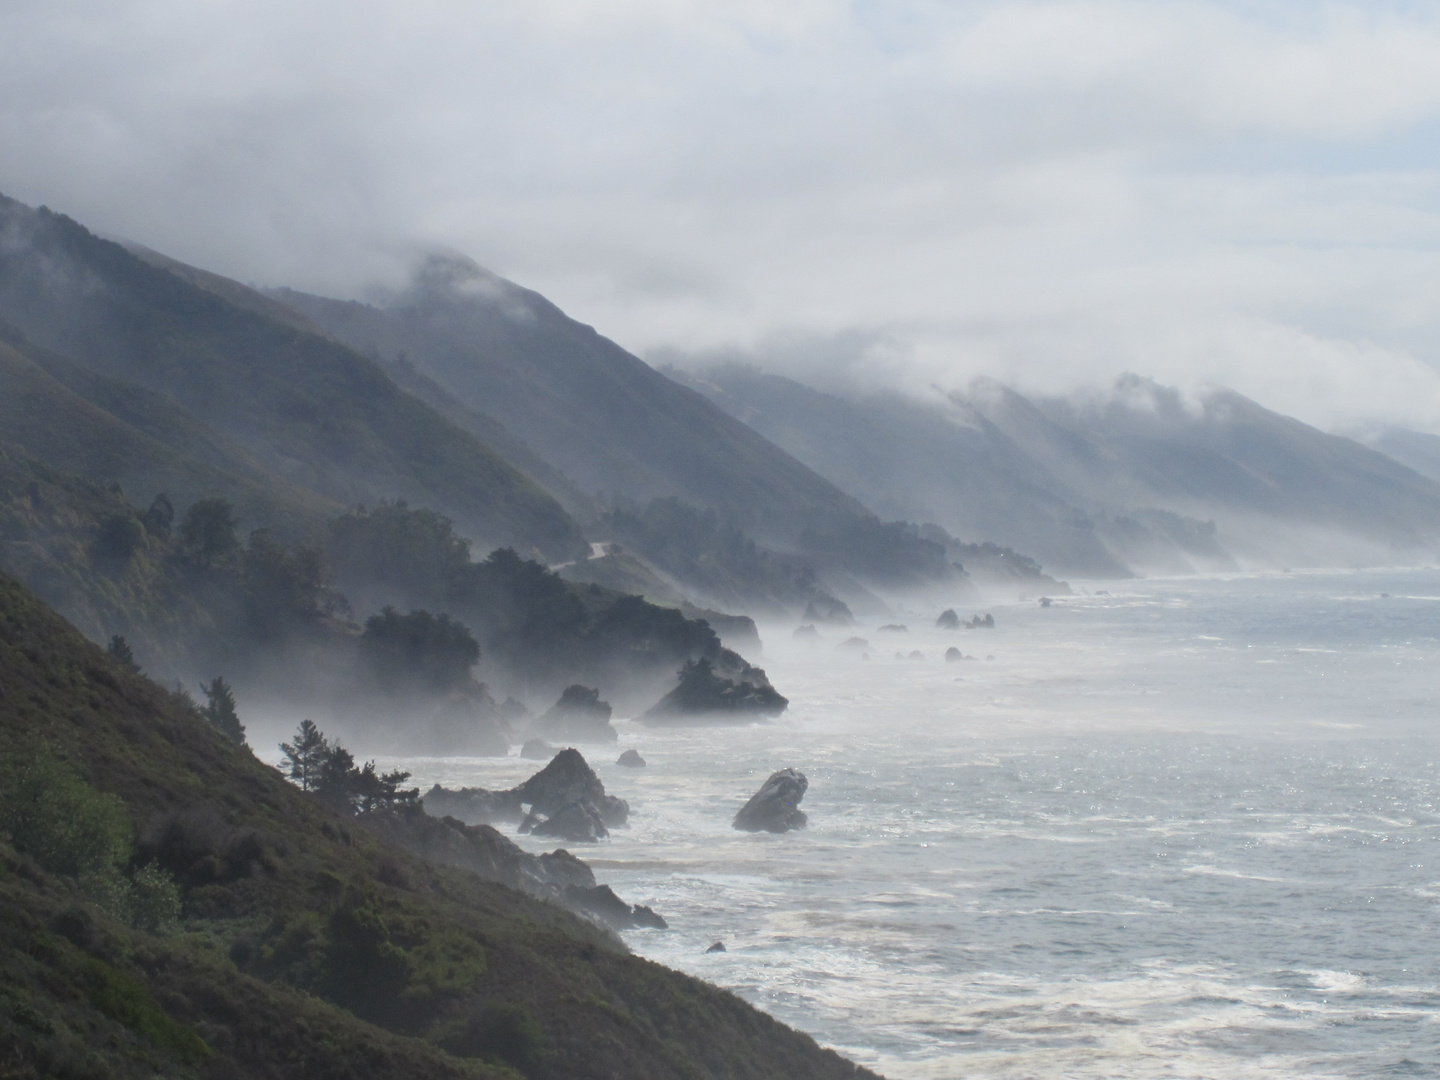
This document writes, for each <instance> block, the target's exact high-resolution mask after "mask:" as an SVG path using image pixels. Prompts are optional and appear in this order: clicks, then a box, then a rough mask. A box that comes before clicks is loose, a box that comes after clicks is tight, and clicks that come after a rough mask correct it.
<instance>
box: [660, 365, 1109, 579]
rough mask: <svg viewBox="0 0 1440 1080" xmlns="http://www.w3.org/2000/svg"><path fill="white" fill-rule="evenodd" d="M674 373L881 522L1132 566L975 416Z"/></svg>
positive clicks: (733, 370) (728, 371)
mask: <svg viewBox="0 0 1440 1080" xmlns="http://www.w3.org/2000/svg"><path fill="white" fill-rule="evenodd" d="M672 375H673V376H674V377H675V378H677V379H687V380H688V381H689V382H690V385H692V386H693V387H694V388H695V389H697V390H698V391H701V392H703V393H705V394H707V395H708V396H709V397H710V398H711V400H713V401H714V402H715V403H716V404H718V405H719V406H721V407H722V408H724V409H726V410H727V411H729V412H730V413H732V414H733V415H734V416H736V417H737V418H739V419H741V420H744V421H745V422H746V423H747V424H750V425H751V426H752V427H754V428H755V429H756V430H757V431H759V432H760V433H761V434H763V435H765V436H766V437H768V438H770V439H772V440H773V441H774V442H775V443H777V444H778V445H779V446H781V447H783V448H785V449H786V450H788V451H789V452H790V453H792V454H794V455H795V456H796V457H798V458H799V459H800V460H801V461H804V462H806V463H807V464H808V465H810V466H811V467H812V468H814V469H816V470H817V471H822V472H824V473H825V474H826V475H828V476H830V477H831V478H832V479H833V480H835V482H836V483H838V484H840V485H841V486H842V487H845V488H846V489H847V490H849V491H850V492H852V493H853V494H855V495H856V496H857V497H858V498H860V499H862V500H864V501H865V502H866V503H867V504H869V505H871V506H873V507H874V508H875V509H876V510H877V512H879V513H880V514H882V515H884V516H886V517H893V518H900V519H903V520H908V521H921V522H935V523H936V524H939V525H941V526H942V527H944V528H945V529H947V530H949V531H950V532H952V533H955V534H957V535H960V536H961V537H964V538H967V539H976V540H990V541H993V542H995V543H997V544H1001V545H1005V546H1010V547H1015V548H1018V549H1020V550H1022V551H1024V552H1025V553H1026V554H1028V555H1031V556H1033V557H1035V558H1036V559H1038V560H1039V561H1040V562H1041V563H1043V564H1044V565H1045V566H1046V567H1049V568H1051V569H1055V570H1058V571H1059V572H1061V573H1065V574H1075V575H1079V576H1082V577H1116V576H1123V575H1125V574H1127V573H1128V572H1129V571H1128V568H1127V567H1126V566H1125V564H1124V562H1123V560H1121V559H1118V558H1117V557H1116V556H1115V555H1114V554H1113V553H1112V551H1111V550H1110V548H1109V547H1107V546H1106V544H1105V542H1104V540H1103V539H1102V538H1101V537H1100V535H1099V534H1098V531H1097V528H1096V525H1095V522H1094V521H1093V520H1092V519H1091V517H1090V516H1089V515H1087V514H1086V513H1085V512H1084V511H1082V510H1080V509H1078V508H1077V507H1076V506H1075V505H1074V504H1073V503H1072V502H1070V501H1069V500H1067V499H1066V497H1065V493H1064V492H1065V489H1064V485H1063V484H1062V483H1060V482H1059V481H1058V479H1057V478H1055V477H1054V476H1052V475H1050V474H1049V473H1048V472H1047V471H1046V470H1045V469H1044V468H1042V467H1041V466H1039V465H1038V464H1037V463H1036V462H1034V461H1032V460H1030V459H1029V458H1028V457H1027V456H1026V454H1025V453H1024V451H1023V450H1022V449H1021V447H1019V446H1017V445H1015V444H1014V443H1013V442H1012V441H1011V440H1010V439H1009V438H1008V437H1007V436H1006V435H1005V434H1004V433H1003V432H1002V431H1000V430H999V429H998V428H996V427H995V425H993V424H991V423H990V422H989V421H988V420H986V419H985V417H983V416H961V415H959V414H958V413H957V410H956V408H955V407H954V405H953V404H951V403H950V402H947V401H943V400H941V401H937V402H931V403H919V402H916V401H914V400H912V399H909V398H905V397H902V396H901V395H899V394H871V395H867V396H865V397H864V398H859V399H852V398H846V397H842V396H840V395H838V394H830V393H824V392H822V391H819V390H815V389H812V388H811V387H808V386H805V385H803V384H801V383H798V382H796V381H794V380H792V379H787V378H784V377H782V376H779V375H770V374H766V373H763V372H761V371H759V370H758V369H756V368H754V367H750V366H746V365H740V364H725V365H721V366H718V367H715V368H711V369H707V370H706V371H704V372H702V373H700V374H698V375H689V374H687V373H685V372H681V371H674V372H672Z"/></svg>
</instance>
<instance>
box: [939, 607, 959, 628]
mask: <svg viewBox="0 0 1440 1080" xmlns="http://www.w3.org/2000/svg"><path fill="white" fill-rule="evenodd" d="M935 625H936V627H938V628H939V629H941V630H959V629H960V616H959V615H956V614H955V609H954V608H946V609H945V610H944V611H942V612H941V613H940V617H939V618H938V619H936V620H935Z"/></svg>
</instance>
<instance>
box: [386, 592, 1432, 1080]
mask: <svg viewBox="0 0 1440 1080" xmlns="http://www.w3.org/2000/svg"><path fill="white" fill-rule="evenodd" d="M1101 589H1104V590H1108V592H1109V595H1094V593H1095V592H1097V591H1098V590H1101ZM1088 590H1089V594H1087V595H1077V596H1074V597H1066V598H1062V599H1058V600H1057V601H1056V602H1055V604H1054V606H1052V607H1050V608H1041V607H1040V606H1038V605H1037V603H1036V601H1035V599H1034V598H1031V599H1029V600H1026V601H1024V602H1021V601H1019V600H1012V601H1010V602H1009V603H1004V602H1001V603H994V602H992V603H990V604H989V605H988V606H986V607H985V608H982V609H981V610H989V611H992V612H994V614H995V616H996V620H997V624H998V625H997V628H996V629H995V630H993V631H985V630H974V631H967V630H961V631H958V632H957V631H950V632H945V631H940V630H937V629H934V627H933V624H934V620H935V616H936V614H937V613H938V608H937V609H934V610H932V609H929V608H926V609H924V610H920V609H918V607H917V608H915V609H913V610H908V611H905V612H903V613H902V614H901V615H900V616H899V617H898V618H896V619H894V620H893V621H895V622H903V623H905V624H907V625H908V627H909V630H908V632H906V633H895V632H884V633H881V632H877V631H876V626H875V622H874V621H872V622H870V623H869V624H868V625H862V626H859V627H857V628H856V629H855V630H854V631H843V632H842V631H839V630H826V629H825V628H822V633H823V634H824V635H825V636H824V638H823V640H822V641H821V643H820V644H819V645H814V646H807V645H802V644H800V643H797V642H794V641H792V640H791V638H790V631H791V630H792V629H793V628H792V627H790V626H784V627H780V626H773V627H762V633H763V636H764V640H765V657H764V662H765V666H766V668H767V670H768V671H769V673H770V675H771V677H772V678H773V679H774V681H775V683H776V685H777V686H778V687H779V688H780V689H781V690H782V692H784V693H786V694H788V695H789V696H790V698H791V702H792V704H791V707H790V710H789V711H788V712H787V713H786V714H785V715H784V716H783V717H782V718H781V719H780V720H779V721H777V722H776V723H774V724H770V725H765V726H755V727H746V728H705V729H688V730H674V731H660V730H653V729H649V728H643V727H640V726H639V725H635V724H632V723H629V722H626V721H621V722H619V723H618V724H617V727H619V729H620V731H621V740H620V746H619V748H611V747H604V748H599V747H585V748H583V749H584V752H585V753H586V756H587V758H588V759H589V760H590V761H591V762H592V764H594V765H595V766H596V768H597V771H599V772H600V774H601V776H602V777H603V779H604V781H605V784H606V787H607V790H609V791H611V792H612V793H614V794H617V795H620V796H622V797H623V798H626V799H628V800H629V801H630V804H631V807H632V818H631V820H632V826H631V828H629V829H627V830H622V831H618V832H616V833H615V834H614V836H613V839H612V840H611V841H610V842H609V843H607V844H602V845H598V846H597V847H595V848H594V849H589V850H586V851H583V852H581V854H582V855H583V857H585V858H586V859H588V860H590V861H591V864H592V866H594V868H595V870H596V874H597V877H598V878H599V879H600V880H602V881H607V882H609V883H610V884H611V885H612V886H613V887H614V888H615V890H616V891H617V892H618V893H620V895H622V896H623V897H625V898H626V899H627V900H630V901H632V902H639V903H646V904H651V905H653V906H654V907H655V908H656V909H657V910H659V911H661V912H662V913H663V914H664V915H665V916H666V917H667V918H668V919H669V920H670V925H671V929H670V930H668V931H635V932H632V933H630V934H629V935H628V940H629V942H630V944H631V945H632V947H633V948H634V949H635V950H636V951H638V952H640V953H642V954H643V955H645V956H648V957H651V958H653V959H656V960H659V961H661V962H663V963H665V964H668V965H670V966H672V967H675V968H679V969H681V970H684V971H687V972H690V973H693V974H695V975H698V976H700V977H702V978H704V979H707V980H710V981H712V982H715V983H718V984H719V985H721V986H725V987H728V988H730V989H732V990H734V991H735V992H737V993H738V994H740V995H741V996H742V997H744V998H746V999H747V1000H749V1001H751V1002H754V1003H755V1004H757V1005H759V1006H761V1007H762V1008H764V1009H766V1010H768V1011H769V1012H771V1013H772V1014H773V1015H775V1016H776V1017H778V1018H779V1019H781V1020H784V1021H785V1022H787V1023H790V1024H793V1025H795V1026H797V1027H799V1028H801V1029H802V1030H805V1031H808V1032H810V1033H811V1034H813V1035H814V1036H815V1037H816V1038H817V1039H819V1040H820V1041H821V1042H823V1043H825V1044H827V1045H831V1046H834V1047H836V1048H837V1049H839V1050H841V1051H842V1052H843V1053H845V1054H847V1055H850V1056H851V1057H853V1058H854V1059H856V1060H858V1061H860V1062H862V1063H863V1064H866V1065H870V1066H872V1067H874V1068H876V1069H878V1070H879V1071H881V1072H883V1073H884V1074H886V1075H887V1076H889V1077H892V1078H897V1080H922V1078H931V1077H937V1078H938V1077H961V1076H964V1077H1102V1076H1103V1077H1113V1076H1125V1077H1130V1078H1142V1077H1206V1078H1222V1077H1260V1076H1300V1075H1303V1076H1307V1077H1332V1076H1333V1077H1369V1076H1434V1075H1440V809H1437V800H1440V721H1437V708H1436V706H1437V692H1436V660H1437V653H1440V641H1437V636H1440V571H1435V570H1428V569H1427V570H1405V571H1355V572H1346V573H1294V574H1272V575H1262V576H1244V577H1238V576H1236V577H1226V578H1212V579H1179V580H1159V579H1154V580H1147V581H1139V582H1130V583H1119V584H1111V583H1106V584H1095V583H1090V584H1089V585H1088ZM1383 594H1388V595H1383ZM961 614H962V616H965V615H968V614H970V612H968V611H965V612H962V613H961ZM887 621H890V620H887ZM851 632H854V633H858V634H861V635H862V636H864V637H866V638H868V639H869V641H870V643H871V648H870V650H869V657H870V658H869V659H868V660H862V659H861V658H860V657H859V656H858V655H856V654H853V653H846V652H842V651H838V650H837V649H836V645H837V644H838V643H839V642H840V641H841V640H843V639H844V638H845V637H847V636H848V635H849V633H851ZM950 645H955V646H957V647H959V648H960V649H962V650H963V651H964V652H965V653H966V654H967V655H969V656H973V657H977V659H974V660H970V659H967V660H964V661H962V662H959V663H944V662H943V661H942V655H943V653H944V651H945V648H946V647H947V646H950ZM917 649H918V650H919V651H921V652H922V653H923V654H924V657H925V659H924V660H923V661H920V660H911V659H904V660H902V659H896V657H895V654H896V652H897V651H898V652H900V653H902V654H909V653H910V652H911V651H912V650H917ZM991 655H993V656H994V659H993V660H988V661H987V660H986V659H985V658H986V657H987V656H991ZM629 746H635V747H637V748H639V749H640V751H641V752H642V754H643V755H644V756H645V758H646V759H647V761H648V763H649V764H648V768H646V769H644V770H639V771H627V770H625V769H620V768H617V767H616V766H615V765H614V764H613V762H614V760H615V758H616V756H617V755H618V752H619V749H622V748H625V747H629ZM386 764H388V762H387V763H386ZM403 764H404V765H405V767H407V768H410V769H412V770H413V771H414V773H415V774H416V780H417V781H419V782H422V783H423V785H424V786H428V785H429V784H430V783H433V782H435V781H440V782H443V783H445V784H446V785H447V786H455V785H459V784H479V785H483V786H486V787H496V786H508V785H509V784H511V783H513V782H516V781H518V780H519V779H522V778H523V777H525V776H528V775H530V774H531V773H532V772H534V771H535V769H536V768H537V764H536V763H534V762H528V761H521V760H519V759H518V758H510V759H444V760H436V759H424V760H421V759H412V760H409V761H406V762H404V763H403ZM784 766H795V767H797V768H799V769H801V770H802V771H804V772H805V773H806V774H807V775H808V777H809V779H810V790H809V793H808V794H807V796H806V798H805V802H804V809H805V810H806V811H807V812H808V813H809V815H810V827H809V828H808V829H806V830H805V831H803V832H799V833H793V834H788V835H784V836H771V835H748V834H741V833H737V832H735V831H733V830H732V829H731V828H730V820H731V818H732V817H733V815H734V813H735V811H736V810H737V809H738V808H739V806H740V805H741V804H742V803H743V802H744V800H745V798H747V797H748V796H749V795H750V794H751V793H752V792H753V791H754V790H755V789H756V787H758V785H759V784H760V782H761V781H762V780H763V779H764V778H765V776H767V775H768V774H769V773H770V772H771V771H772V770H774V769H777V768H781V767H784ZM517 839H518V840H519V842H520V843H522V844H524V845H525V846H527V847H529V848H530V849H532V850H544V849H545V848H548V847H551V846H553V843H552V844H541V843H540V842H538V841H532V840H530V838H528V837H519V838H517ZM717 940H723V941H724V942H725V945H726V947H727V950H728V951H726V952H724V953H717V954H708V955H707V954H706V953H705V951H704V950H705V949H706V947H707V946H709V945H710V944H711V943H712V942H714V941H717Z"/></svg>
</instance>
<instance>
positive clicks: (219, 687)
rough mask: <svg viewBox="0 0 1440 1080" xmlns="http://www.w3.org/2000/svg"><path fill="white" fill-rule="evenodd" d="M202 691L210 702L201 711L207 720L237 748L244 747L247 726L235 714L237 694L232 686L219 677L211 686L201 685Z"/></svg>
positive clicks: (216, 677)
mask: <svg viewBox="0 0 1440 1080" xmlns="http://www.w3.org/2000/svg"><path fill="white" fill-rule="evenodd" d="M200 689H201V690H203V691H205V697H206V699H207V700H208V704H206V706H205V708H203V709H201V710H200V711H201V712H202V713H204V714H205V719H207V720H209V721H210V723H212V724H214V725H215V726H216V727H217V728H219V729H220V732H221V734H223V735H224V736H225V737H226V738H227V739H229V740H230V741H231V742H233V743H234V744H235V745H236V746H244V745H245V725H244V724H242V723H240V716H239V714H237V713H236V712H235V693H234V691H232V690H231V689H230V684H229V683H227V682H226V681H225V680H224V679H222V678H221V677H220V676H219V675H217V676H215V681H214V682H212V683H211V684H210V685H209V686H206V685H205V684H204V683H201V684H200Z"/></svg>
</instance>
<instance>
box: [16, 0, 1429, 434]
mask: <svg viewBox="0 0 1440 1080" xmlns="http://www.w3.org/2000/svg"><path fill="white" fill-rule="evenodd" d="M1437 155H1440V5H1435V4H1433V3H1424V4H1422V3H1386V2H1384V0H1372V2H1369V3H1366V4H1363V5H1357V4H1344V3H1337V4H1328V3H1301V2H1288V3H1283V2H1279V0H1275V2H1269V0H1251V2H1241V0H1234V2H1229V3H1224V2H1169V0H1148V2H1116V0H1054V2H1023V3H1022V2H1011V0H991V2H981V0H976V2H952V3H942V2H924V0H917V2H911V3H890V2H884V0H876V2H852V3H842V2H838V0H789V2H787V3H783V4H777V3H773V2H768V3H766V2H760V0H704V2H699V0H695V2H692V0H604V2H602V0H594V2H588V3H582V2H577V0H525V2H523V3H514V2H506V3H499V2H493V3H487V2H475V0H467V2H461V0H404V2H392V0H344V2H343V3H342V2H339V0H309V2H296V0H284V2H280V0H244V2H239V0H107V2H99V0H0V191H3V192H5V193H6V194H9V195H11V196H13V197H15V198H19V199H21V200H23V201H25V202H29V203H32V204H40V203H43V204H45V205H48V206H50V207H52V208H54V209H57V210H61V211H64V212H66V213H69V214H70V215H71V216H73V217H75V218H77V219H78V220H80V221H81V222H83V223H84V224H86V225H88V226H90V227H91V228H93V229H95V230H96V231H99V232H102V233H105V234H108V235H113V236H117V237H128V238H130V239H134V240H138V241H140V242H142V243H145V244H147V245H149V246H151V247H154V248H157V249H159V250H161V251H164V252H166V253H167V254H170V255H173V256H175V257H177V258H181V259H184V260H186V261H189V262H193V263H196V264H198V265H201V266H204V267H206V268H209V269H213V270H216V271H218V272H221V273H224V274H228V275H230V276H233V277H237V278H239V279H241V280H243V281H249V282H253V283H257V284H261V285H280V284H290V285H295V286H298V287H301V288H308V289H312V290H315V291H320V292H325V293H329V294H332V295H346V296H357V295H363V294H364V292H365V290H366V289H367V288H368V287H369V286H371V285H373V284H375V283H376V282H388V283H392V284H393V283H395V282H396V281H397V280H398V279H399V278H400V277H402V276H403V275H404V274H405V273H406V271H407V269H408V268H409V267H411V266H413V264H414V260H415V259H416V258H418V257H419V255H420V253H422V252H424V251H426V250H429V249H433V248H435V247H443V248H446V249H449V250H454V251H459V252H462V253H464V254H466V255H469V256H471V257H473V258H474V259H476V260H477V261H479V262H480V263H482V264H483V265H485V266H487V267H489V268H490V269H492V270H494V271H495V272H497V273H500V274H502V275H504V276H506V277H508V278H510V279H512V280H515V281H517V282H519V283H520V284H522V285H525V286H527V287H530V288H533V289H536V290H538V291H540V292H542V293H544V294H545V295H546V296H548V297H550V298H551V299H552V300H554V301H555V302H556V303H558V304H559V305H560V306H561V307H562V308H564V309H565V310H566V311H568V312H569V313H570V314H572V315H573V316H575V317H576V318H578V319H580V320H582V321H584V322H587V323H590V324H591V325H593V326H595V327H596V328H597V329H598V330H600V332H601V333H603V334H605V335H607V336H609V337H611V338H614V339H615V340H617V341H619V342H620V343H621V344H622V345H625V346H626V347H627V348H630V349H631V350H633V351H635V352H638V353H639V354H640V355H642V356H646V357H648V358H651V359H655V360H656V361H657V362H658V361H660V360H666V361H676V360H678V361H679V362H682V363H685V362H699V361H703V360H704V359H707V358H711V357H714V356H717V355H725V356H741V357H745V358H750V359H753V360H755V361H756V362H757V363H760V364H762V366H766V367H771V368H774V369H778V370H784V371H787V372H790V373H792V374H795V375H797V376H799V377H802V378H806V379H808V380H811V381H815V382H822V383H823V382H827V381H833V382H836V383H860V384H862V385H871V384H879V385H899V386H902V387H905V388H908V389H912V390H914V391H916V392H922V393H923V392H926V391H927V389H928V388H931V387H936V386H938V387H941V388H944V389H951V388H957V387H962V386H964V385H965V384H966V383H967V382H968V381H969V380H970V379H971V378H974V377H976V376H978V375H989V376H992V377H997V378H1001V379H1003V380H1005V381H1008V382H1011V383H1013V384H1015V385H1017V386H1019V387H1020V388H1021V389H1024V390H1030V391H1040V392H1057V393H1060V392H1067V391H1069V390H1071V389H1075V388H1078V387H1083V386H1104V385H1107V384H1108V383H1109V382H1110V381H1111V380H1113V379H1114V378H1115V377H1116V376H1117V375H1119V374H1120V373H1122V372H1127V371H1128V372H1136V373H1139V374H1142V375H1148V376H1151V377H1153V378H1156V379H1158V380H1160V381H1162V382H1167V383H1174V384H1178V385H1187V386H1188V385H1193V384H1199V383H1204V382H1207V381H1208V382H1218V383H1223V384H1226V385H1230V386H1233V387H1235V388H1236V389H1239V390H1240V391H1241V392H1243V393H1247V394H1249V395H1251V396H1252V397H1255V398H1256V399H1257V400H1259V401H1261V402H1262V403H1263V404H1266V405H1268V406H1270V407H1272V408H1277V409H1280V410H1281V411H1284V412H1288V413H1291V414H1293V415H1296V416H1299V417H1300V418H1301V419H1304V420H1307V421H1309V422H1311V423H1315V424H1318V425H1320V426H1322V427H1325V428H1327V429H1330V430H1341V431H1349V432H1358V431H1362V430H1366V429H1368V428H1370V427H1373V426H1374V425H1377V424H1381V423H1401V424H1406V425H1408V426H1413V427H1419V428H1423V429H1426V430H1434V431H1440V374H1437V369H1440V329H1437V314H1440V250H1437V249H1440V162H1437Z"/></svg>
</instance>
